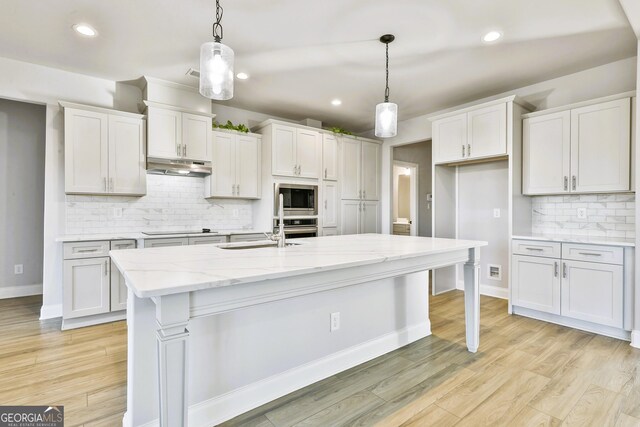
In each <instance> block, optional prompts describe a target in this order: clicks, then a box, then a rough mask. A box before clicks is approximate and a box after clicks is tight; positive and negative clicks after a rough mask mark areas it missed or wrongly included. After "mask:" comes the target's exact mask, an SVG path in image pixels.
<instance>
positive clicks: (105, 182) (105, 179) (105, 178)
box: [103, 176, 108, 191]
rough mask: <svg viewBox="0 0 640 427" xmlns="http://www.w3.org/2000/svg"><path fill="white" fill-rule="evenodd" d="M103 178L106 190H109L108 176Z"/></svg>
mask: <svg viewBox="0 0 640 427" xmlns="http://www.w3.org/2000/svg"><path fill="white" fill-rule="evenodd" d="M103 179H104V191H108V188H107V177H106V176H105V177H104V178H103Z"/></svg>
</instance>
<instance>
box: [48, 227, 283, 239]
mask: <svg viewBox="0 0 640 427" xmlns="http://www.w3.org/2000/svg"><path fill="white" fill-rule="evenodd" d="M214 231H215V233H189V232H186V231H185V232H184V233H178V234H176V233H171V234H154V235H148V234H143V233H103V234H66V235H64V236H58V237H57V238H56V242H91V241H96V240H131V239H134V240H137V239H144V240H147V239H166V238H171V237H175V238H180V237H213V236H230V235H232V234H262V233H263V231H261V230H219V231H217V230H214ZM269 232H271V230H269Z"/></svg>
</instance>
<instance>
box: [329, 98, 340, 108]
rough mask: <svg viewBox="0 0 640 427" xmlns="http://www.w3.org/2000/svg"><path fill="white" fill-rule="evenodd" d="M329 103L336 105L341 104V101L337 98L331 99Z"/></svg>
mask: <svg viewBox="0 0 640 427" xmlns="http://www.w3.org/2000/svg"><path fill="white" fill-rule="evenodd" d="M331 105H334V106H336V107H337V106H338V105H342V101H340V100H339V99H334V100H333V101H331Z"/></svg>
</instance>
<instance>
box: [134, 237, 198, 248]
mask: <svg viewBox="0 0 640 427" xmlns="http://www.w3.org/2000/svg"><path fill="white" fill-rule="evenodd" d="M188 244H189V239H188V238H186V237H176V238H166V239H145V241H144V247H145V248H166V247H170V246H187V245H188Z"/></svg>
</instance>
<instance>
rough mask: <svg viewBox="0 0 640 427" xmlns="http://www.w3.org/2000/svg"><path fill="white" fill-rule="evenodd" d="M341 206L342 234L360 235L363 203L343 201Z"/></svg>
mask: <svg viewBox="0 0 640 427" xmlns="http://www.w3.org/2000/svg"><path fill="white" fill-rule="evenodd" d="M340 205H341V206H340V234H358V233H359V232H360V212H361V209H362V202H361V201H359V200H343V201H342V203H341V204H340Z"/></svg>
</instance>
